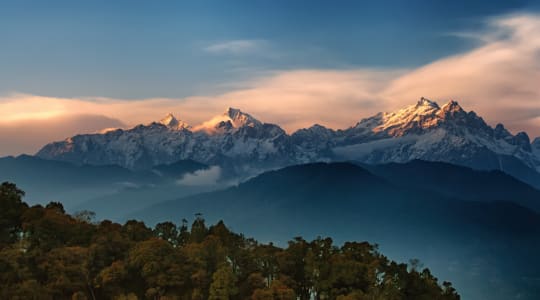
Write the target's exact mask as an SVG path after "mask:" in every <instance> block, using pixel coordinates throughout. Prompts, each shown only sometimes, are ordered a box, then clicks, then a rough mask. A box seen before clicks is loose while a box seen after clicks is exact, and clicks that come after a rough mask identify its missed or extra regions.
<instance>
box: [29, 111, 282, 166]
mask: <svg viewBox="0 0 540 300" xmlns="http://www.w3.org/2000/svg"><path fill="white" fill-rule="evenodd" d="M288 137H289V136H288V135H287V134H286V132H285V131H284V130H283V129H281V128H280V127H279V126H277V125H273V124H266V123H262V122H260V121H258V120H257V119H255V118H253V117H252V116H250V115H249V114H246V113H243V112H242V111H240V110H238V109H234V108H229V109H227V110H226V111H225V112H224V113H223V114H222V115H219V116H216V117H214V118H212V119H211V120H210V121H208V122H205V123H203V124H202V125H199V126H196V127H195V128H192V127H191V126H189V125H188V124H187V123H185V122H183V121H179V120H178V119H176V118H175V117H174V116H173V115H172V114H168V115H167V116H166V117H165V118H163V119H162V120H161V121H160V122H153V123H150V124H147V125H138V126H136V127H133V128H131V129H127V130H122V129H116V130H110V131H107V132H105V133H97V134H82V135H76V136H74V137H71V138H68V139H66V140H64V141H61V142H54V143H51V144H48V145H46V146H45V147H43V148H42V149H41V150H40V151H39V152H38V153H37V154H36V155H37V156H38V157H41V158H46V159H54V160H62V161H68V162H73V163H78V164H93V165H110V164H116V165H120V166H123V167H127V168H130V169H141V168H149V167H151V166H154V165H157V164H166V163H172V162H175V161H178V160H181V159H193V160H196V161H199V162H204V163H207V164H221V165H231V164H235V162H243V163H242V165H244V166H242V167H250V165H257V167H270V166H275V165H286V164H290V163H292V162H293V161H292V159H290V158H289V154H290V153H292V147H291V146H290V143H289V141H288Z"/></svg>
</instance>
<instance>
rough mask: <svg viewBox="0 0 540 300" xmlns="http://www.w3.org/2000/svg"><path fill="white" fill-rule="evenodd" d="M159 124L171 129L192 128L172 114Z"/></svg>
mask: <svg viewBox="0 0 540 300" xmlns="http://www.w3.org/2000/svg"><path fill="white" fill-rule="evenodd" d="M159 123H161V124H163V125H165V126H167V127H168V128H170V129H176V130H180V129H189V128H190V126H189V124H187V123H186V122H184V121H181V120H178V119H177V118H176V117H175V116H174V115H173V114H172V113H169V114H167V115H166V116H165V117H164V118H163V119H161V120H160V121H159Z"/></svg>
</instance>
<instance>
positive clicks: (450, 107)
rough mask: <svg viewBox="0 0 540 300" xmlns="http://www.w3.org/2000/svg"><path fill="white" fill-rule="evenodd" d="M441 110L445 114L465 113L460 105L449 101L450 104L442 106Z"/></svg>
mask: <svg viewBox="0 0 540 300" xmlns="http://www.w3.org/2000/svg"><path fill="white" fill-rule="evenodd" d="M441 110H442V111H444V112H458V111H464V110H463V108H462V107H461V106H460V105H459V103H458V102H457V101H455V100H450V101H448V103H446V104H445V105H443V106H442V108H441Z"/></svg>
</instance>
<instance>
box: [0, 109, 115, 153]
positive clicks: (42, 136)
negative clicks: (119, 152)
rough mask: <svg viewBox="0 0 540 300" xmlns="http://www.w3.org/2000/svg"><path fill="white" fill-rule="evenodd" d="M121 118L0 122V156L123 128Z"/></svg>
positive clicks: (65, 118) (67, 117) (79, 117)
mask: <svg viewBox="0 0 540 300" xmlns="http://www.w3.org/2000/svg"><path fill="white" fill-rule="evenodd" d="M123 126H125V125H124V124H123V123H122V122H121V121H119V120H117V119H113V118H109V117H105V116H101V115H67V116H58V117H55V118H51V119H32V120H30V119H25V120H18V121H13V122H0V155H1V156H5V155H19V154H21V153H26V154H34V153H35V152H36V151H38V150H39V148H40V147H41V146H43V145H45V144H46V143H49V142H51V141H56V140H61V139H65V138H67V137H70V136H73V135H75V134H78V133H91V132H96V131H99V130H101V129H103V128H107V127H123Z"/></svg>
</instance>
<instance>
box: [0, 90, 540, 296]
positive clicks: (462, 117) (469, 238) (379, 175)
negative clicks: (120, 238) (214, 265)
mask: <svg viewBox="0 0 540 300" xmlns="http://www.w3.org/2000/svg"><path fill="white" fill-rule="evenodd" d="M539 172H540V139H539V138H537V139H535V140H534V141H533V142H532V143H531V141H530V139H529V137H528V136H527V134H526V133H523V132H521V133H517V134H515V135H513V134H511V133H510V132H509V131H508V130H507V129H505V127H504V126H503V125H502V124H498V125H496V126H495V127H491V126H489V125H488V124H487V123H486V122H485V121H484V120H483V119H482V118H481V117H479V116H478V115H477V114H476V113H475V112H472V111H471V112H467V111H465V110H463V108H461V106H460V105H459V104H458V103H457V102H455V101H450V102H448V103H446V104H444V105H442V106H439V105H438V104H437V103H435V102H433V101H431V100H428V99H425V98H421V99H420V100H419V101H418V102H417V103H416V104H414V105H411V106H409V107H406V108H404V109H401V110H398V111H396V112H392V113H379V114H376V115H375V116H372V117H369V118H365V119H362V120H360V121H359V122H357V124H355V125H354V126H351V127H349V128H346V129H340V130H334V129H330V128H326V127H324V126H322V125H313V126H311V127H309V128H305V129H300V130H297V131H295V132H293V133H291V134H289V133H287V132H286V131H285V130H283V129H282V128H280V127H279V126H278V125H275V124H268V123H263V122H261V121H259V120H257V119H256V118H254V117H253V116H251V115H250V114H247V113H245V112H242V111H240V110H238V109H233V108H229V109H227V110H226V111H225V112H224V113H223V114H221V115H219V116H216V117H214V118H212V119H211V120H209V121H207V122H203V123H202V124H200V125H195V126H192V125H189V124H187V123H186V122H184V121H182V120H179V119H177V118H176V117H174V116H173V115H172V114H168V115H167V116H166V117H165V118H164V119H162V120H161V121H159V122H153V123H150V124H146V125H138V126H135V127H133V128H130V129H107V130H104V131H102V132H99V133H94V134H81V135H76V136H73V137H70V138H67V139H66V140H64V141H60V142H53V143H50V144H48V145H45V146H44V147H43V148H42V149H41V150H40V151H39V152H38V153H37V154H36V155H35V156H27V155H21V156H19V157H4V158H0V181H6V180H7V181H12V182H15V183H17V184H18V185H19V186H20V187H21V188H22V189H24V190H25V191H27V196H26V200H27V201H28V202H29V203H31V204H36V203H41V204H44V203H47V202H48V201H61V202H62V203H64V204H65V207H66V209H67V210H68V211H72V212H73V211H77V210H91V211H94V212H96V214H97V217H98V218H99V219H112V220H115V221H121V222H123V221H127V220H128V219H131V218H136V219H140V220H144V221H145V222H147V223H148V224H151V225H153V224H156V223H158V222H162V221H165V220H172V221H175V222H178V221H180V220H182V219H184V218H186V219H189V218H190V217H192V216H193V215H194V214H197V215H198V216H200V214H202V216H204V218H206V219H207V220H209V221H210V222H217V221H218V220H220V219H223V220H225V221H226V222H227V224H228V225H230V226H231V227H232V228H233V229H235V230H240V231H242V232H244V233H246V234H248V235H252V236H255V237H257V239H259V240H262V241H274V242H277V243H285V242H286V241H287V240H289V239H291V238H293V237H294V236H295V235H302V236H307V237H316V236H319V235H320V236H333V237H335V239H336V240H337V241H338V242H340V241H345V240H368V241H371V242H374V243H378V244H379V245H380V247H381V248H382V250H384V252H385V253H388V254H389V256H390V257H392V258H393V259H397V260H400V261H406V260H408V259H410V258H419V259H420V260H421V261H422V262H424V263H426V264H427V265H428V266H429V267H430V269H432V270H433V271H434V274H437V276H440V277H441V278H442V279H448V280H451V281H452V282H453V283H455V286H456V287H457V288H458V290H459V291H460V294H462V295H463V297H464V299H497V300H499V299H500V300H502V299H505V300H506V299H531V300H532V299H538V295H540V285H539V284H538V282H540V281H539V279H540V272H539V271H538V267H537V266H538V265H540V260H539V259H538V255H537V253H538V252H539V251H540V238H539V236H540V235H539V234H540V173H539Z"/></svg>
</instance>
